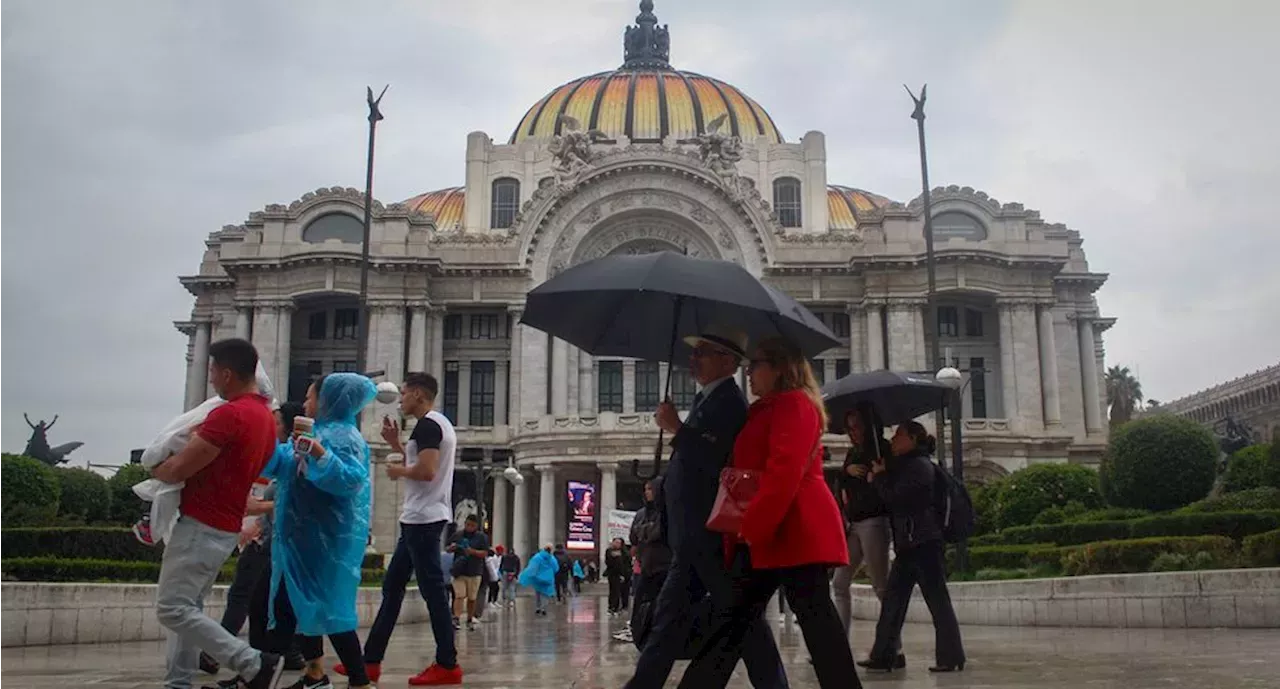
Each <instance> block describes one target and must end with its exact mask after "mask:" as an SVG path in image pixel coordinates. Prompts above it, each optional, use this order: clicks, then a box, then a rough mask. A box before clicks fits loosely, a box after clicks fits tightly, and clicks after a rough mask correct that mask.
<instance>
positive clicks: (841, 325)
mask: <svg viewBox="0 0 1280 689" xmlns="http://www.w3.org/2000/svg"><path fill="white" fill-rule="evenodd" d="M829 316H830V319H829V321H828V319H824V321H828V322H827V326H828V327H829V328H831V334H832V335H835V336H836V337H848V336H849V314H847V313H843V312H836V313H832V314H829Z"/></svg>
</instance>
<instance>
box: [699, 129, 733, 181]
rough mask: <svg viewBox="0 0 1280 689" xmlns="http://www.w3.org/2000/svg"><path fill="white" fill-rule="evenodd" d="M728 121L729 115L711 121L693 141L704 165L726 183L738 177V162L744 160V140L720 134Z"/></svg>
mask: <svg viewBox="0 0 1280 689" xmlns="http://www.w3.org/2000/svg"><path fill="white" fill-rule="evenodd" d="M728 119H729V114H728V113H724V114H722V115H720V116H719V117H717V118H715V119H714V120H711V121H710V122H708V123H707V127H706V131H705V132H704V133H702V134H700V135H699V136H697V137H694V139H693V143H696V144H697V145H698V155H699V156H701V158H702V162H703V164H704V165H706V166H707V167H708V168H710V169H711V171H712V172H714V173H716V174H717V175H720V177H721V178H722V179H724V180H725V181H726V182H728V181H730V180H731V179H732V178H734V177H737V175H738V161H739V160H742V138H741V137H738V136H734V135H729V134H721V133H720V127H722V126H723V125H724V123H725V121H727V120H728Z"/></svg>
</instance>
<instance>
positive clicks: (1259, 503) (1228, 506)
mask: <svg viewBox="0 0 1280 689" xmlns="http://www.w3.org/2000/svg"><path fill="white" fill-rule="evenodd" d="M1257 510H1280V488H1272V487H1270V486H1264V487H1262V488H1250V489H1249V490H1242V491H1239V492H1236V493H1224V494H1223V495H1217V496H1214V497H1211V498H1205V499H1204V500H1199V501H1197V502H1193V503H1191V504H1190V505H1187V506H1186V507H1183V508H1182V509H1180V510H1178V512H1183V513H1187V512H1191V513H1202V512H1254V511H1257Z"/></svg>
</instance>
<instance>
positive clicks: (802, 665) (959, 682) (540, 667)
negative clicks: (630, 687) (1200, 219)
mask: <svg viewBox="0 0 1280 689" xmlns="http://www.w3.org/2000/svg"><path fill="white" fill-rule="evenodd" d="M604 606H605V600H604V599H603V598H599V597H595V596H589V597H583V598H579V599H575V600H573V601H571V602H570V603H569V604H567V605H562V606H553V608H552V614H551V616H549V617H547V618H538V617H535V616H534V615H533V614H532V612H533V611H532V602H531V601H530V600H527V599H522V600H521V601H520V604H519V607H518V608H517V609H516V610H504V611H501V612H500V613H498V614H497V615H494V621H493V622H491V623H487V624H483V625H482V626H481V628H480V629H478V630H476V631H473V632H466V631H462V632H459V641H458V646H459V658H460V662H461V663H462V666H463V668H464V670H465V672H466V679H465V682H464V686H468V687H486V688H492V689H497V688H499V687H512V688H516V687H520V688H533V687H554V688H555V689H565V688H573V689H597V688H599V687H610V688H612V687H621V686H622V684H623V683H624V682H625V681H626V679H627V678H628V677H629V676H630V672H631V668H632V667H633V666H634V664H635V659H636V650H635V648H634V647H633V646H632V645H630V644H623V643H617V642H610V640H609V635H610V634H611V633H612V632H614V631H616V630H617V629H618V628H620V627H621V625H622V622H621V619H615V618H610V617H608V616H607V615H606V614H605V610H604ZM771 621H772V623H773V625H774V632H775V635H776V636H777V638H778V641H779V644H780V647H781V648H782V655H783V659H784V661H785V662H786V663H787V672H788V674H789V676H790V679H791V686H792V687H793V688H794V689H809V688H816V687H817V686H818V684H817V680H816V679H815V677H814V675H813V672H812V669H811V668H810V666H809V664H808V662H807V660H806V659H807V658H808V654H807V652H806V651H805V648H804V641H803V639H802V638H801V636H800V630H799V629H798V628H797V627H796V626H795V624H794V623H791V624H787V623H784V622H781V621H778V620H777V618H776V617H772V618H771ZM873 626H874V625H873V624H872V623H871V622H865V621H859V622H857V623H856V625H855V632H854V648H855V655H856V656H858V657H863V656H865V655H866V650H867V649H868V648H869V647H870V645H871V641H872V637H873V629H872V628H873ZM963 632H964V641H965V647H966V651H967V653H968V656H969V666H968V667H967V668H966V669H965V671H964V672H963V673H958V674H953V675H938V676H934V675H931V674H930V673H929V672H928V671H927V669H926V668H927V667H928V666H929V665H930V664H931V662H930V661H931V660H932V658H931V655H932V650H933V629H932V627H929V626H927V625H908V627H907V629H906V634H905V650H906V653H907V657H908V667H907V669H906V670H905V671H899V672H897V673H894V674H892V675H870V676H867V675H864V676H863V679H864V684H865V685H866V686H867V687H870V688H878V689H890V688H892V689H919V688H922V687H972V688H975V689H977V688H983V689H989V688H997V687H998V688H1001V689H1004V688H1008V689H1013V688H1015V687H1016V688H1022V687H1037V688H1046V689H1058V688H1061V689H1067V688H1073V689H1074V688H1078V687H1088V688H1094V687H1097V688H1100V689H1101V688H1112V687H1114V688H1116V689H1142V688H1144V687H1152V688H1154V687H1212V688H1214V689H1234V688H1237V687H1276V686H1280V652H1278V651H1280V630H1226V629H1217V630H1213V629H1178V630H1152V629H1133V630H1123V629H1049V628H1026V627H1023V628H1019V627H976V626H969V627H964V628H963ZM433 648H434V642H433V641H432V637H431V629H430V627H429V626H427V625H421V624H417V625H406V626H404V627H402V628H400V629H399V630H397V632H396V635H395V636H394V637H393V638H392V641H391V648H390V650H389V653H388V656H387V662H386V663H385V664H384V673H385V674H384V675H383V678H382V681H381V682H380V683H379V685H380V686H381V687H383V688H384V689H385V688H386V687H403V686H406V679H407V678H408V677H409V675H411V674H414V673H416V672H417V671H418V670H420V669H421V666H422V665H423V664H424V663H425V662H426V660H427V659H428V656H429V653H430V652H431V649H433ZM2 661H3V662H2V663H0V680H2V682H3V686H4V688H5V689H54V688H57V689H65V688H68V687H82V686H91V687H95V688H97V689H135V688H137V689H141V688H144V687H145V688H147V689H157V688H159V687H160V686H161V683H160V678H161V676H162V668H161V665H162V664H163V662H164V645H163V643H161V642H142V643H129V644H103V645H84V646H43V647H32V648H6V649H4V651H3V658H2ZM331 662H332V661H331ZM684 666H685V663H683V662H681V663H677V664H676V669H675V671H674V672H673V673H672V678H671V680H670V681H669V682H668V686H675V685H676V683H677V681H678V680H679V677H680V673H681V672H682V671H683V668H684ZM200 679H201V680H204V679H205V677H201V678H200ZM287 679H288V680H289V681H292V679H293V677H287ZM337 679H340V678H335V680H337ZM210 683H211V682H210ZM335 684H336V686H338V687H343V686H345V682H343V681H335ZM196 686H200V684H199V683H197V685H196ZM730 686H732V687H743V688H745V687H749V686H750V684H749V683H748V682H747V680H746V677H745V674H744V673H743V671H742V668H741V667H739V669H738V671H737V673H736V674H735V676H734V681H733V682H732V683H731V684H730Z"/></svg>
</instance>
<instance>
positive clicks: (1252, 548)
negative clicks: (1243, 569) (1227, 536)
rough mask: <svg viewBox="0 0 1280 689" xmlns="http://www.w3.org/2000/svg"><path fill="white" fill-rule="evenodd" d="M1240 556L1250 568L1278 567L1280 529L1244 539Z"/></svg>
mask: <svg viewBox="0 0 1280 689" xmlns="http://www.w3.org/2000/svg"><path fill="white" fill-rule="evenodd" d="M1240 554H1241V555H1242V556H1243V557H1244V560H1245V562H1247V563H1248V564H1249V565H1250V566H1251V567H1277V566H1280V529H1276V530H1275V531H1267V532H1265V533H1260V534H1254V535H1252V536H1248V537H1246V538H1245V539H1244V541H1243V543H1242V544H1241V547H1240Z"/></svg>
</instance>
